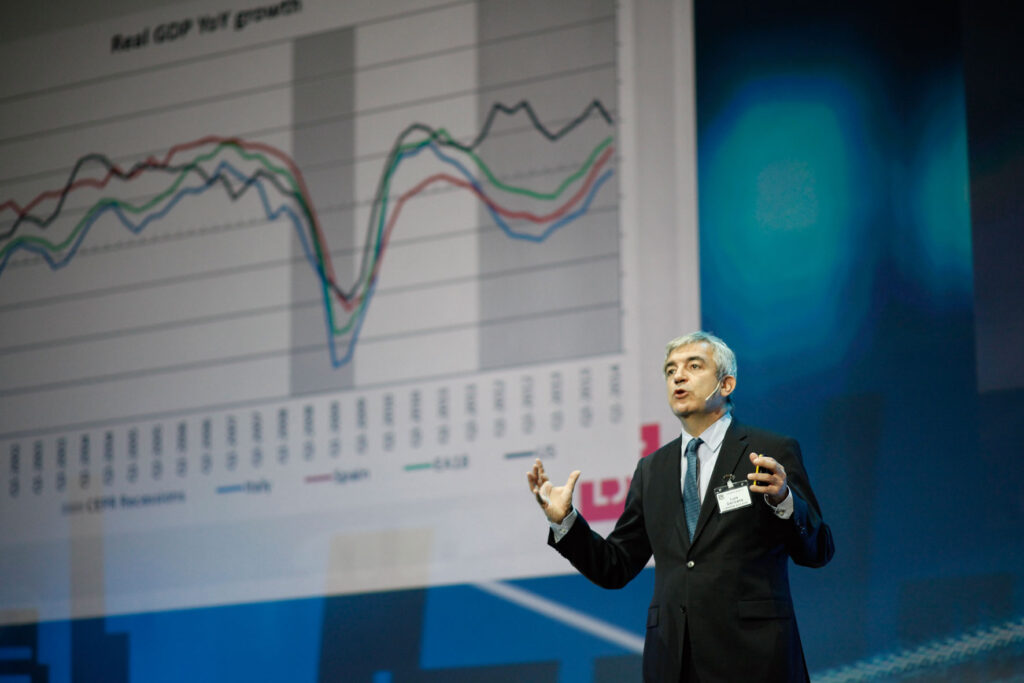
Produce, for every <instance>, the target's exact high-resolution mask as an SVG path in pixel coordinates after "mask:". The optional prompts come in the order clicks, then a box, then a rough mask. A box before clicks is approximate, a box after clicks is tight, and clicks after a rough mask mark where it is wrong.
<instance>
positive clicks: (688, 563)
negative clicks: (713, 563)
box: [686, 560, 693, 569]
mask: <svg viewBox="0 0 1024 683" xmlns="http://www.w3.org/2000/svg"><path fill="white" fill-rule="evenodd" d="M686 568H687V569H693V560H690V561H689V562H687V563H686Z"/></svg>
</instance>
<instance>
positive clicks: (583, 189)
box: [346, 145, 615, 310]
mask: <svg viewBox="0 0 1024 683" xmlns="http://www.w3.org/2000/svg"><path fill="white" fill-rule="evenodd" d="M614 151H615V148H614V147H612V146H610V145H609V147H608V149H606V150H605V151H604V153H603V154H601V156H600V157H598V158H597V161H596V162H594V165H593V166H592V167H591V169H590V172H589V173H588V174H587V177H586V179H585V180H584V182H583V184H582V185H581V186H580V189H579V190H577V191H576V194H574V195H573V196H572V197H569V199H568V200H567V201H566V202H565V203H564V204H563V205H562V206H560V207H559V208H557V209H555V210H554V211H552V212H551V213H547V214H544V215H541V216H538V215H536V214H534V213H530V212H529V211H510V210H509V209H506V208H505V207H503V206H500V205H499V204H497V203H496V202H495V201H494V200H493V199H491V198H490V197H488V196H487V195H485V194H484V193H483V192H482V191H481V190H480V188H478V187H477V186H475V185H473V184H472V183H470V182H469V181H466V180H463V179H462V178H456V177H455V176H451V175H448V174H446V173H437V174H435V175H432V176H429V177H427V178H424V179H423V180H421V181H420V182H419V183H417V184H416V185H415V186H414V187H412V188H411V189H409V190H407V191H406V192H404V193H403V194H402V196H401V197H399V198H398V201H397V202H396V203H395V208H394V210H393V211H392V212H391V217H390V218H389V219H388V222H387V225H386V226H385V228H384V238H383V239H382V240H381V247H380V256H379V257H378V258H377V261H376V263H374V266H373V271H371V273H370V278H371V279H372V278H374V277H376V276H377V271H378V269H379V268H380V263H381V261H383V260H384V259H383V257H384V251H385V250H386V249H387V247H388V244H389V243H390V241H391V231H392V230H393V229H394V227H395V223H396V222H397V221H398V215H399V214H400V213H401V212H402V207H403V206H405V202H406V201H408V200H409V199H411V198H412V197H414V196H415V195H417V194H419V193H420V192H422V191H423V190H425V189H426V188H427V187H429V186H430V185H432V184H434V183H436V182H438V181H442V180H443V181H445V182H448V183H451V184H452V185H455V186H457V187H461V188H463V189H466V190H470V191H472V192H473V194H475V195H476V196H477V197H479V198H480V200H481V201H482V202H484V203H485V204H487V206H489V207H491V208H492V209H494V211H495V212H497V213H499V214H501V215H502V216H505V217H506V218H521V219H524V220H527V221H530V222H531V223H547V222H548V221H553V220H557V219H558V218H561V217H562V216H564V215H565V214H567V213H569V210H570V209H571V208H572V207H573V205H574V204H576V203H577V202H578V201H580V200H581V199H582V198H583V197H585V196H586V194H587V192H589V190H590V187H591V186H592V185H593V184H594V181H595V180H596V178H597V176H598V173H599V172H600V171H601V167H602V166H604V164H605V163H606V162H607V161H608V159H609V158H610V157H611V155H612V154H613V153H614ZM361 299H362V295H359V297H357V300H356V301H354V302H352V303H351V305H352V306H353V307H355V305H356V304H357V303H358V301H359V300H361ZM346 310H351V309H349V308H348V307H347V306H346Z"/></svg>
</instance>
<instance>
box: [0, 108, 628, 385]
mask: <svg viewBox="0 0 1024 683" xmlns="http://www.w3.org/2000/svg"><path fill="white" fill-rule="evenodd" d="M519 111H523V112H525V114H526V115H527V116H528V117H529V120H530V123H531V124H532V126H533V127H534V128H535V129H536V130H537V132H538V133H539V134H541V135H543V136H544V137H545V138H546V139H547V140H548V141H550V142H556V141H558V140H559V139H560V138H562V137H563V136H565V135H567V134H568V133H570V132H571V131H572V130H573V129H574V128H576V127H577V126H578V125H579V123H580V122H581V121H583V120H585V119H586V118H587V117H588V116H590V115H591V114H592V113H596V114H598V115H600V117H601V118H602V119H604V121H605V122H607V124H608V125H609V126H611V125H613V121H612V118H611V116H610V114H608V112H607V110H606V109H605V108H604V106H603V105H602V104H601V103H600V101H598V100H594V101H592V102H591V103H590V104H589V105H588V106H587V107H586V108H585V109H584V111H583V112H582V113H581V114H580V115H579V116H578V117H577V118H576V119H574V120H572V121H570V122H569V123H568V124H566V125H565V126H563V127H562V128H561V129H559V130H558V131H554V132H552V131H550V130H549V129H548V128H546V127H545V126H544V124H543V123H542V122H541V121H540V119H539V118H538V116H537V114H536V112H535V111H534V110H533V108H532V107H531V106H530V104H529V102H527V101H525V100H524V101H521V102H520V103H518V104H517V105H515V106H513V107H509V106H506V105H504V104H502V103H496V104H494V105H493V106H492V107H491V110H490V113H489V114H488V116H487V119H486V121H485V123H484V126H483V128H482V130H481V131H480V133H479V134H478V135H477V136H476V138H475V139H474V141H473V142H472V143H470V144H468V145H463V144H460V143H458V142H457V141H455V140H453V139H452V138H451V136H450V135H449V134H448V133H447V131H445V130H444V129H432V128H430V127H429V126H427V125H425V124H420V123H416V124H413V125H411V126H409V127H408V128H407V129H406V130H405V131H403V132H402V133H401V134H400V135H399V136H398V139H397V140H396V142H395V144H394V146H393V149H392V152H391V153H390V154H389V155H388V160H387V162H386V163H385V171H384V173H383V175H382V177H381V180H380V183H379V185H378V190H377V193H376V196H375V197H374V200H373V211H372V212H371V217H370V221H369V225H368V228H367V233H368V236H369V239H367V240H366V245H367V246H366V248H365V250H364V254H363V258H362V260H361V262H360V263H361V265H360V270H359V272H358V273H357V274H356V275H355V277H354V278H353V279H354V283H353V284H352V285H351V286H350V287H349V288H347V289H342V287H341V286H340V285H339V283H338V281H337V276H336V275H335V273H334V267H333V264H332V263H331V259H330V247H329V245H327V244H326V240H325V238H324V236H323V230H322V227H321V225H320V220H319V218H318V217H317V213H316V208H315V207H314V205H313V202H312V200H311V198H310V196H309V191H308V189H307V188H306V185H305V181H304V179H303V175H302V172H301V171H300V170H299V169H298V167H297V166H296V165H295V163H294V161H293V160H292V159H291V158H290V157H289V156H288V155H287V154H286V153H285V152H283V151H282V150H280V149H275V148H273V147H270V146H268V145H265V144H261V143H254V142H249V141H245V140H241V139H237V138H221V137H217V136H207V137H204V138H201V139H199V140H196V141H193V142H189V143H184V144H180V145H176V146H175V147H173V148H172V149H171V150H170V151H168V153H167V154H166V155H165V156H164V157H163V159H159V160H158V159H153V158H150V159H147V160H145V161H143V162H140V163H137V164H135V165H133V166H132V167H131V168H130V169H128V170H124V169H122V168H120V167H119V166H117V165H115V164H114V163H113V162H112V161H111V160H110V159H109V158H107V157H105V156H103V155H89V156H88V157H85V158H82V159H79V160H78V161H76V162H75V164H74V167H73V170H72V172H71V174H70V176H69V179H68V181H67V183H66V184H65V186H64V187H63V188H62V189H61V190H49V191H46V192H43V193H40V194H39V195H37V196H36V197H35V198H33V199H32V200H31V201H30V202H28V203H27V204H26V205H25V206H20V205H19V204H18V203H17V202H16V201H14V200H7V201H5V202H3V203H2V204H0V214H2V212H3V211H5V210H6V211H12V212H14V213H15V214H16V215H17V217H16V219H15V220H14V221H13V223H12V225H11V227H10V228H8V229H7V230H6V231H4V233H2V234H0V242H4V243H3V244H2V246H0V277H2V275H3V272H4V269H5V267H6V265H7V263H8V261H9V260H10V258H11V256H12V255H13V254H15V253H16V252H17V251H18V250H19V249H21V250H25V251H28V252H30V253H34V254H38V255H39V256H41V257H42V258H43V259H44V260H45V261H46V263H47V264H48V265H49V266H50V268H51V269H53V270H57V269H60V268H62V267H64V266H65V265H67V264H68V263H69V262H70V261H71V259H72V258H73V257H74V255H75V252H76V251H77V250H78V248H79V246H80V245H81V244H82V243H83V242H84V240H85V237H86V235H87V234H88V232H89V228H90V227H91V226H92V225H93V224H94V223H95V222H96V221H97V220H99V219H100V218H102V217H103V215H104V214H105V213H107V212H108V211H109V212H112V213H114V214H115V215H116V217H117V219H118V220H119V221H120V223H121V224H122V225H123V226H124V227H125V228H126V229H127V230H129V231H130V232H132V233H134V234H139V233H141V232H142V231H143V230H144V229H145V228H146V226H147V225H148V224H149V223H150V222H152V221H155V220H160V219H162V218H163V217H164V216H166V215H167V214H168V213H169V212H170V211H171V210H173V209H174V207H175V206H176V205H177V204H178V202H179V201H181V200H182V199H184V198H187V197H190V196H194V195H197V194H200V193H202V192H205V191H207V190H209V189H210V188H212V187H214V186H218V185H220V186H223V188H224V190H225V192H226V194H227V196H228V198H229V199H230V200H232V201H234V200H236V199H238V198H239V197H240V196H242V195H243V194H244V193H245V192H246V191H247V190H249V189H250V188H252V189H255V191H256V192H258V194H259V196H260V200H261V203H262V205H263V209H264V212H265V214H266V217H267V219H268V220H275V219H277V218H278V217H279V216H281V215H286V216H287V217H288V218H289V220H290V221H291V222H292V224H293V227H294V228H295V233H296V235H297V236H298V238H299V239H300V241H301V243H302V246H303V250H304V252H305V255H306V259H307V261H308V262H309V264H310V266H311V267H312V268H313V270H314V271H315V272H316V274H317V276H318V277H319V278H320V280H321V282H322V284H323V287H324V290H325V291H324V312H325V320H326V327H327V343H328V347H329V350H330V356H331V363H332V365H333V366H334V367H338V366H340V365H343V364H345V363H347V362H349V361H350V360H351V359H352V356H353V353H354V349H355V346H356V341H357V339H358V336H359V329H360V323H361V321H362V319H363V317H364V315H365V311H366V308H367V306H368V305H369V302H370V299H371V297H372V293H373V290H374V286H375V283H376V275H377V273H378V272H379V269H380V267H381V264H382V262H383V258H384V253H385V251H386V249H387V244H388V241H389V239H390V236H391V234H392V231H393V230H394V227H395V224H396V223H397V220H398V217H399V215H400V214H401V212H402V208H403V207H404V206H405V204H406V202H407V201H408V200H409V199H411V198H413V197H415V196H416V195H417V194H419V193H420V192H422V191H423V190H425V189H426V188H427V187H429V186H431V185H433V184H435V183H438V182H444V183H447V184H450V185H453V186H455V187H458V188H461V189H465V190H469V191H471V192H472V193H473V194H475V195H476V196H477V197H478V198H479V199H480V201H481V202H483V203H484V204H485V205H486V207H487V209H488V211H489V212H490V214H491V216H492V217H493V219H494V221H495V223H497V225H498V226H500V228H501V229H502V231H503V232H504V233H505V234H506V235H508V237H510V238H514V239H522V240H528V241H533V242H542V241H544V240H545V239H546V238H547V237H548V236H549V235H551V233H553V232H554V231H555V230H557V229H559V228H560V227H562V226H564V225H567V224H568V223H571V222H572V221H573V220H574V219H576V218H578V217H579V216H580V215H582V214H583V213H585V212H586V210H587V208H588V207H589V206H590V204H591V202H592V200H593V198H594V195H595V194H596V193H597V192H598V190H599V189H600V187H601V186H602V185H603V184H604V182H605V181H606V180H607V179H608V178H609V177H610V176H611V174H612V171H611V170H606V171H604V172H603V173H602V172H601V171H602V169H603V167H604V166H605V164H606V163H607V161H608V160H609V158H610V157H611V155H612V153H613V151H614V148H613V147H612V146H611V143H612V138H611V137H608V138H605V139H604V140H603V141H601V143H600V144H598V146H597V147H596V148H595V149H594V150H593V151H592V152H591V153H590V155H589V157H588V158H587V159H586V161H585V162H584V163H583V164H582V165H581V166H580V168H579V169H578V170H577V171H576V172H574V173H572V174H570V175H569V176H568V177H567V178H565V179H564V180H562V181H561V182H560V183H559V186H558V187H556V188H555V189H554V190H552V191H549V192H542V191H536V190H532V189H530V188H527V187H518V186H514V185H509V184H507V183H503V182H501V181H500V180H499V179H498V178H497V177H496V176H495V174H494V173H493V171H491V169H490V168H489V167H488V166H487V164H486V163H484V162H483V160H481V159H480V158H479V157H478V156H476V155H475V154H473V150H474V149H475V148H477V147H479V145H480V144H481V143H482V142H483V141H484V140H485V139H486V137H487V133H488V132H489V130H490V129H491V127H492V125H493V121H494V118H495V116H496V115H497V114H498V113H503V114H505V115H513V114H515V113H517V112H519ZM416 132H421V133H424V134H426V136H427V137H426V138H425V139H423V140H419V141H415V142H407V140H408V138H409V136H410V135H412V134H413V133H416ZM211 145H213V150H212V151H208V152H205V153H203V154H200V155H199V156H197V157H196V158H195V159H192V160H191V161H189V162H187V163H184V164H175V165H172V164H171V161H172V159H173V158H174V157H175V156H177V155H179V154H180V153H184V152H190V151H194V150H197V149H201V148H204V147H208V146H211ZM439 145H440V146H444V147H448V148H451V149H454V150H458V151H460V152H463V153H464V154H466V155H469V156H470V157H471V158H472V160H473V162H475V165H476V167H477V168H478V169H480V171H481V172H482V173H483V175H484V176H486V177H487V179H488V181H489V182H490V184H491V185H492V186H493V187H495V188H496V189H498V190H501V191H503V192H506V193H509V194H513V195H515V194H518V195H524V196H529V197H532V198H535V199H540V200H549V201H555V200H558V199H559V198H560V197H561V196H562V194H563V193H564V192H565V191H566V190H567V189H568V188H569V187H571V186H572V184H573V183H574V182H576V181H577V180H580V179H581V178H582V182H581V184H580V187H579V188H578V190H577V191H576V192H575V193H574V194H573V195H572V196H571V197H569V199H568V200H566V201H565V203H564V204H562V205H561V206H559V207H557V208H556V209H554V210H552V211H550V212H548V213H547V214H544V215H537V214H534V213H532V212H530V211H522V210H520V211H514V210H511V209H508V208H505V207H504V206H502V205H501V204H499V203H498V202H496V201H495V200H494V199H492V198H491V197H490V196H489V195H488V193H487V192H486V191H485V190H484V188H483V187H482V186H481V185H480V183H479V182H478V181H477V180H476V179H475V178H474V176H473V174H472V172H471V171H470V170H469V169H468V168H467V167H466V166H465V165H463V164H462V163H461V162H460V161H458V160H457V159H455V158H453V157H451V156H449V155H447V154H445V153H444V152H442V151H441V149H440V146H439ZM427 149H429V150H430V151H431V152H433V154H434V156H435V157H437V158H438V159H439V160H441V161H443V162H445V163H446V164H448V165H450V166H452V167H453V168H455V169H456V170H457V171H459V173H460V175H461V176H462V178H460V177H456V176H452V175H449V174H445V173H437V174H434V175H431V176H429V177H427V178H426V179H424V180H422V181H420V182H419V183H418V184H416V185H415V186H414V187H413V188H411V189H409V190H407V191H406V192H404V193H403V194H402V195H401V196H399V197H398V198H397V200H396V201H395V202H394V204H393V208H390V211H389V203H390V199H391V198H390V196H389V186H390V179H391V177H392V176H393V175H394V173H395V172H396V170H397V168H398V166H399V165H400V164H401V162H402V161H403V160H405V159H407V158H410V157H414V156H416V155H418V154H420V153H421V152H422V151H424V150H427ZM226 150H231V151H236V152H238V154H239V156H240V158H241V159H243V160H244V161H248V162H256V163H257V164H258V169H257V170H256V171H255V172H253V173H251V174H245V173H243V172H242V171H240V170H239V169H238V168H237V167H236V166H234V165H232V164H231V163H230V161H227V160H220V161H218V162H217V165H216V167H215V168H214V169H213V171H212V172H207V171H205V170H204V169H203V167H202V163H204V162H208V161H212V160H214V159H215V158H216V157H217V156H218V154H219V153H221V152H223V151H226ZM271 158H273V159H274V160H277V162H278V163H280V165H275V164H274V163H273V161H271ZM90 163H96V164H98V165H99V166H100V167H101V168H105V169H106V173H105V174H104V175H103V176H102V177H100V178H94V177H80V176H81V175H82V173H83V169H85V168H86V166H87V164H90ZM147 171H161V172H164V173H169V174H174V175H176V177H175V178H174V180H173V182H172V183H171V185H170V187H168V188H167V189H165V190H163V191H162V192H160V193H159V194H157V195H156V196H155V197H153V198H151V199H149V200H148V201H146V202H144V203H143V204H141V205H138V206H134V205H131V204H128V203H127V202H124V201H121V200H118V199H112V198H103V199H100V200H99V201H97V202H96V203H95V204H94V205H93V206H92V207H90V208H89V209H87V210H86V212H85V216H84V217H83V218H82V219H81V220H79V221H78V222H77V223H76V224H75V225H74V227H73V228H72V229H71V231H70V233H69V235H67V236H66V237H65V238H64V239H63V240H62V241H61V242H58V243H54V242H51V241H49V240H48V239H46V238H45V237H41V236H34V235H33V236H19V235H17V230H18V228H19V227H20V226H22V225H24V224H32V225H34V226H36V227H38V228H40V229H46V228H48V227H50V226H51V225H52V224H53V223H54V221H55V220H56V219H57V217H58V216H59V215H60V213H61V209H62V208H63V207H64V205H65V202H66V200H67V197H68V196H69V195H70V194H71V193H72V192H73V191H75V190H78V189H82V188H91V189H99V190H101V189H106V188H107V187H108V185H109V183H110V181H111V180H112V179H114V178H117V179H119V180H122V181H128V180H132V179H133V178H137V177H139V176H141V175H142V174H143V173H144V172H147ZM191 174H195V175H196V176H197V177H198V179H199V180H200V182H199V183H198V184H197V185H193V186H186V185H185V181H186V179H187V178H188V176H189V175H191ZM584 174H586V175H584ZM232 179H233V180H234V181H236V182H237V185H236V186H235V185H232V182H231V181H232ZM267 185H269V186H271V187H273V188H274V189H275V190H276V191H277V193H278V194H279V195H281V196H282V198H284V199H285V200H286V201H287V202H289V203H292V202H293V203H294V205H295V208H294V209H293V208H292V207H291V206H289V205H288V204H287V203H281V204H279V205H277V204H276V202H272V201H271V199H270V197H269V196H268V193H267ZM50 199H52V200H55V206H54V208H53V209H52V211H50V213H49V215H47V216H45V217H39V216H37V215H35V214H33V213H31V211H32V210H33V209H34V208H36V207H37V206H39V205H40V204H41V203H43V202H44V201H46V200H50ZM147 212H149V213H147ZM128 214H134V215H140V214H142V217H141V218H139V219H138V220H136V221H133V220H132V219H131V218H130V217H129V216H128ZM506 219H522V220H526V221H529V222H530V223H533V224H538V225H543V224H547V225H546V227H544V229H543V230H542V231H541V232H539V233H533V232H529V231H524V230H517V229H515V228H513V227H511V226H510V225H509V223H508V222H507V221H506ZM303 223H305V225H303ZM53 254H61V255H60V256H59V257H57V258H55V257H54V256H53ZM331 294H333V297H334V298H336V300H337V301H338V302H339V303H340V305H341V307H342V308H343V309H344V311H346V312H349V313H352V315H350V316H349V319H348V321H347V322H345V323H344V324H340V325H339V324H338V321H337V318H338V313H337V311H336V310H335V308H334V305H333V304H332V297H331ZM349 333H351V335H350V338H349V340H348V342H347V344H346V347H347V348H346V349H345V351H344V352H343V354H342V355H340V356H339V354H338V352H337V349H336V345H335V338H336V337H338V336H341V335H346V334H349Z"/></svg>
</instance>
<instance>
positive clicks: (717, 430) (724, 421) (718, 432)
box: [682, 412, 732, 453]
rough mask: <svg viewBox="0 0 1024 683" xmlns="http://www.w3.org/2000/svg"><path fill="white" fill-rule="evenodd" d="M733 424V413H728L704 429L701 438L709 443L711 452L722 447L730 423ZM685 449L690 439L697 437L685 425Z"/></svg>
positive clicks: (683, 430)
mask: <svg viewBox="0 0 1024 683" xmlns="http://www.w3.org/2000/svg"><path fill="white" fill-rule="evenodd" d="M730 424H732V413H731V412H729V413H726V414H725V415H723V416H722V417H720V418H718V419H717V420H715V421H714V423H712V425H711V426H710V427H708V428H707V429H705V430H704V432H703V433H702V434H701V435H700V440H701V441H703V442H704V443H705V444H707V446H708V448H710V449H711V452H713V453H717V452H718V449H719V448H721V447H722V441H723V440H724V439H725V433H726V432H727V431H728V430H729V425H730ZM682 432H683V450H686V445H687V444H688V443H690V439H693V438H695V437H694V436H693V435H692V434H690V433H688V432H687V431H686V427H683V429H682Z"/></svg>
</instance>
